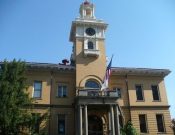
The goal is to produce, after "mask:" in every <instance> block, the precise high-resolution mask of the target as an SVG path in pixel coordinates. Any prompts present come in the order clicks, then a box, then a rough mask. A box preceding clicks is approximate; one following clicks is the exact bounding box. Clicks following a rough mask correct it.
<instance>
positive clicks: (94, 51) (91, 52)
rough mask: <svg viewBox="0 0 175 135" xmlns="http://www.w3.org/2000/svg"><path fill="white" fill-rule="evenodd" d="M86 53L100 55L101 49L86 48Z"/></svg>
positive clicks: (86, 54)
mask: <svg viewBox="0 0 175 135" xmlns="http://www.w3.org/2000/svg"><path fill="white" fill-rule="evenodd" d="M84 55H85V56H97V57H98V56H99V55H100V51H99V50H94V49H84Z"/></svg>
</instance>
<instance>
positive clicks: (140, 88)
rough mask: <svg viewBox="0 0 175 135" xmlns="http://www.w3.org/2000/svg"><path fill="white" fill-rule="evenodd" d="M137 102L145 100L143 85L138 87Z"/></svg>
mask: <svg viewBox="0 0 175 135" xmlns="http://www.w3.org/2000/svg"><path fill="white" fill-rule="evenodd" d="M136 95H137V100H143V90H142V86H141V85H136Z"/></svg>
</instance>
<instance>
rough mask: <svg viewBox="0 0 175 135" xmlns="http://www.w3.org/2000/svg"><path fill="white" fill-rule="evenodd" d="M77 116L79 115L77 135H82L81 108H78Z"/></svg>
mask: <svg viewBox="0 0 175 135" xmlns="http://www.w3.org/2000/svg"><path fill="white" fill-rule="evenodd" d="M78 107H79V108H78V110H79V111H78V115H79V123H78V128H79V135H82V106H81V105H79V106H78Z"/></svg>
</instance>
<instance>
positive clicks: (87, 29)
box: [70, 0, 107, 90]
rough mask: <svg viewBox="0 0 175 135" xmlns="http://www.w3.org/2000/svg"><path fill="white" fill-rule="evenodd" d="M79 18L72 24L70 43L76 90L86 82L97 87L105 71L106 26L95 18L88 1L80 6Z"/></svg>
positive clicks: (93, 9)
mask: <svg viewBox="0 0 175 135" xmlns="http://www.w3.org/2000/svg"><path fill="white" fill-rule="evenodd" d="M79 13H80V17H78V18H76V19H75V21H73V22H72V27H71V32H70V41H71V42H73V52H72V56H71V61H72V63H74V64H75V67H76V89H77V90H78V89H83V88H85V83H86V81H87V80H94V81H96V82H97V83H98V84H99V85H101V84H102V80H103V78H104V75H105V70H106V54H105V30H106V28H107V24H106V23H105V22H104V21H102V20H99V19H96V17H95V6H94V4H92V3H90V2H89V1H87V0H86V1H85V2H83V3H82V4H81V5H80V9H79Z"/></svg>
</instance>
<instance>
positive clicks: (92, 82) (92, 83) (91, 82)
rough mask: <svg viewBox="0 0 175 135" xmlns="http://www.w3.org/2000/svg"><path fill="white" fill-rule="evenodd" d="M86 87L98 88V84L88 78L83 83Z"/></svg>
mask: <svg viewBox="0 0 175 135" xmlns="http://www.w3.org/2000/svg"><path fill="white" fill-rule="evenodd" d="M85 87H86V88H91V89H100V85H99V84H98V83H97V82H95V81H92V80H88V81H87V82H86V84H85Z"/></svg>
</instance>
